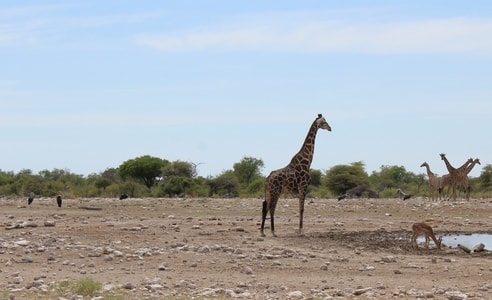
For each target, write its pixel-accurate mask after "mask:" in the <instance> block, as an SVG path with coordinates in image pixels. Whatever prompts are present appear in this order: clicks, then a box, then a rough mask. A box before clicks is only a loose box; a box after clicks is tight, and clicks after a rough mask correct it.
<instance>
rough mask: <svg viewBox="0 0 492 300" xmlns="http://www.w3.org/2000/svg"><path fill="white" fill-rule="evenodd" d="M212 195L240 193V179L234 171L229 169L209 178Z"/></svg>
mask: <svg viewBox="0 0 492 300" xmlns="http://www.w3.org/2000/svg"><path fill="white" fill-rule="evenodd" d="M208 185H209V186H210V192H211V193H212V195H221V196H229V197H236V196H237V195H239V181H238V179H237V177H236V175H235V174H234V172H233V171H231V170H228V171H225V172H224V173H222V174H221V175H219V176H218V177H216V178H213V179H211V180H209V182H208Z"/></svg>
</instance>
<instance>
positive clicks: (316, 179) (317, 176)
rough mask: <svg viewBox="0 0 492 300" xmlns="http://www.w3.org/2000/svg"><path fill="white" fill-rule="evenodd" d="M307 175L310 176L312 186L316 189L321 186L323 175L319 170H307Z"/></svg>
mask: <svg viewBox="0 0 492 300" xmlns="http://www.w3.org/2000/svg"><path fill="white" fill-rule="evenodd" d="M309 175H310V176H311V185H312V186H316V187H318V186H320V185H321V177H323V173H322V172H321V171H320V170H316V169H311V170H309Z"/></svg>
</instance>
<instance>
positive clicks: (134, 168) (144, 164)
mask: <svg viewBox="0 0 492 300" xmlns="http://www.w3.org/2000/svg"><path fill="white" fill-rule="evenodd" d="M167 164H169V161H167V160H165V159H161V158H158V157H152V156H150V155H144V156H140V157H137V158H134V159H129V160H127V161H125V162H124V163H122V164H121V165H120V166H119V167H118V174H119V175H120V176H121V177H123V178H128V177H130V178H135V179H138V180H142V181H143V182H144V184H145V186H146V187H147V188H151V187H152V186H153V185H154V183H155V181H156V178H157V177H160V176H161V175H162V171H161V170H162V168H163V167H164V166H166V165H167Z"/></svg>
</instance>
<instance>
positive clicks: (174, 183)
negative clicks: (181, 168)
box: [160, 176, 193, 197]
mask: <svg viewBox="0 0 492 300" xmlns="http://www.w3.org/2000/svg"><path fill="white" fill-rule="evenodd" d="M192 184H193V181H192V179H190V178H187V177H183V176H171V177H170V178H168V179H167V180H166V182H165V183H164V184H162V185H161V186H160V191H161V192H162V194H161V195H160V196H169V197H173V196H178V197H184V196H186V195H187V193H188V192H189V190H190V187H191V186H192Z"/></svg>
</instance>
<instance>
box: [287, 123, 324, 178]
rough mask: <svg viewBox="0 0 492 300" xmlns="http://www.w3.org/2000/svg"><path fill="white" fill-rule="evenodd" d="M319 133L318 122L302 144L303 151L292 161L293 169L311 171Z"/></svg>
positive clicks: (313, 125) (312, 126) (310, 129)
mask: <svg viewBox="0 0 492 300" xmlns="http://www.w3.org/2000/svg"><path fill="white" fill-rule="evenodd" d="M317 132H318V126H317V125H316V121H314V122H313V124H312V125H311V128H309V131H308V134H307V136H306V139H305V140H304V144H302V147H301V149H300V150H299V152H297V154H296V155H294V157H292V160H291V161H290V164H289V165H290V166H291V167H296V168H302V169H304V170H306V171H309V168H310V167H311V162H312V161H313V155H314V141H315V140H316V133H317Z"/></svg>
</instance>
